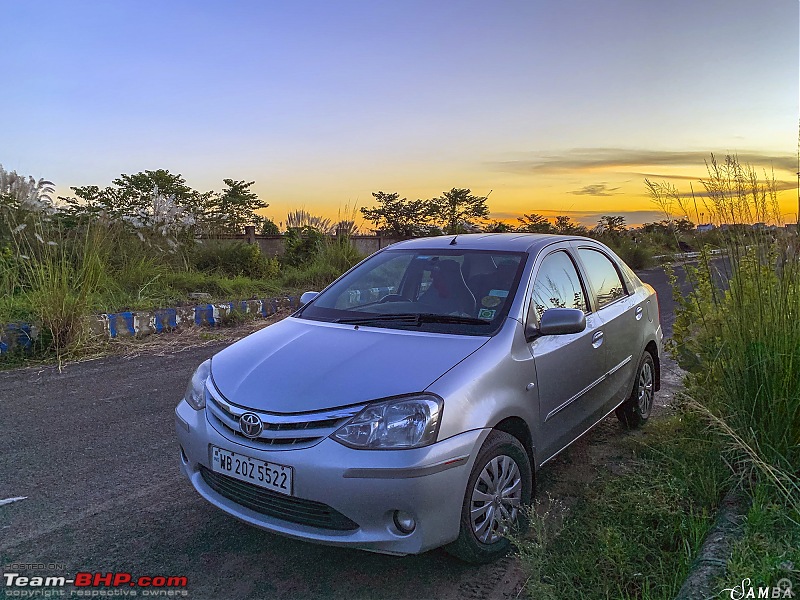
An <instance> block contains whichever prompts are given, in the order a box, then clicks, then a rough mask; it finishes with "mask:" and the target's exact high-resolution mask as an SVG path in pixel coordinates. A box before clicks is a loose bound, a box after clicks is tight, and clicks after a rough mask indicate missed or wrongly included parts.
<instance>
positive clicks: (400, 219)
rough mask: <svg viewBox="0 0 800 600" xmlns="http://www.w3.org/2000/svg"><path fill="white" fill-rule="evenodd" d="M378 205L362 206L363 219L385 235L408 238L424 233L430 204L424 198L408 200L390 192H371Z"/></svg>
mask: <svg viewBox="0 0 800 600" xmlns="http://www.w3.org/2000/svg"><path fill="white" fill-rule="evenodd" d="M372 196H373V197H374V198H375V200H376V201H377V202H378V206H373V207H372V208H366V207H364V208H362V209H361V214H363V215H364V219H366V220H367V221H370V222H371V223H374V224H375V227H376V229H377V230H378V231H380V232H382V233H385V234H387V235H394V236H398V237H404V238H410V237H418V236H421V235H426V234H427V232H428V230H429V227H428V225H429V223H430V220H431V212H432V211H431V206H430V204H429V203H428V202H427V201H425V200H408V198H400V194H398V193H397V192H392V193H391V194H389V193H386V192H373V193H372Z"/></svg>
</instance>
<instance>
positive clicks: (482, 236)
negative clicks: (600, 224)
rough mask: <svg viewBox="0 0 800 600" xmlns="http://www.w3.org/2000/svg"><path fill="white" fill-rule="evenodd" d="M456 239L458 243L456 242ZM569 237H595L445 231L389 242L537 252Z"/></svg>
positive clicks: (399, 245) (407, 246)
mask: <svg viewBox="0 0 800 600" xmlns="http://www.w3.org/2000/svg"><path fill="white" fill-rule="evenodd" d="M454 239H455V244H454V243H452V242H453V240H454ZM568 240H581V241H592V240H590V238H585V237H581V236H574V235H554V234H550V233H465V234H459V235H442V236H438V237H425V238H415V239H412V240H406V241H404V242H397V243H396V244H392V245H391V246H389V248H391V249H392V250H395V249H397V250H400V249H403V250H412V249H426V250H433V249H438V248H442V249H445V248H447V249H451V250H456V249H460V250H499V251H512V252H527V253H529V254H535V253H536V252H538V251H539V250H541V249H542V248H544V247H545V246H548V245H549V244H552V243H554V242H563V241H568Z"/></svg>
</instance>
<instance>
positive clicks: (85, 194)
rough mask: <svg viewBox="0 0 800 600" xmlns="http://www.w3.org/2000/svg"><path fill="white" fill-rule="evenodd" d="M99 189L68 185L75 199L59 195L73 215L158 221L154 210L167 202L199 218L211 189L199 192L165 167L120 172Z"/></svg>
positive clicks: (175, 208)
mask: <svg viewBox="0 0 800 600" xmlns="http://www.w3.org/2000/svg"><path fill="white" fill-rule="evenodd" d="M111 184H112V185H110V186H108V187H105V188H100V187H98V186H96V185H88V186H82V187H72V188H70V189H71V190H72V192H73V193H74V194H75V196H76V197H77V198H59V200H64V201H65V202H67V204H69V205H70V207H71V210H72V212H73V213H75V214H89V215H96V214H99V213H101V212H102V213H105V214H106V215H107V216H108V217H109V218H110V219H122V220H127V221H129V222H130V221H132V220H133V221H136V222H144V223H147V222H150V221H153V220H158V215H157V213H158V212H159V211H160V210H161V208H162V205H163V204H164V203H165V202H167V203H168V204H169V205H170V206H171V207H172V208H173V209H174V210H177V211H180V212H182V213H185V214H189V215H191V216H192V218H193V219H194V220H195V221H196V222H200V221H202V217H203V213H204V212H205V210H206V208H207V206H206V205H207V204H208V201H209V199H210V197H211V192H206V193H200V192H198V191H196V190H193V189H192V188H191V187H189V186H188V185H187V184H186V180H185V179H184V178H183V176H182V175H180V174H177V175H176V174H173V173H170V172H169V171H168V170H166V169H157V170H155V171H142V172H140V173H136V174H134V175H127V174H124V173H123V174H122V175H120V176H119V177H117V178H116V179H114V180H113V181H112V182H111Z"/></svg>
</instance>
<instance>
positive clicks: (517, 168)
mask: <svg viewBox="0 0 800 600" xmlns="http://www.w3.org/2000/svg"><path fill="white" fill-rule="evenodd" d="M733 154H735V155H736V156H737V157H738V159H739V162H740V163H742V164H745V163H748V164H751V165H754V166H758V167H773V168H775V169H780V170H787V171H791V172H794V171H796V169H797V157H796V156H793V155H791V154H770V153H765V152H759V151H744V152H737V153H733ZM716 156H717V160H724V153H719V154H717V155H716ZM710 158H711V154H710V153H709V152H700V151H669V150H642V149H630V148H573V149H571V150H566V151H564V152H561V153H557V154H546V153H530V154H527V155H525V156H523V157H521V158H519V159H516V160H506V161H499V162H493V163H490V166H492V167H493V168H495V169H496V170H499V171H506V172H511V173H520V174H542V173H558V172H561V171H582V170H592V169H601V168H602V169H615V170H618V171H620V172H625V173H629V172H630V173H634V174H639V173H640V171H641V167H643V166H684V167H685V166H693V167H702V166H704V165H705V163H706V161H709V160H710ZM673 177H674V176H673Z"/></svg>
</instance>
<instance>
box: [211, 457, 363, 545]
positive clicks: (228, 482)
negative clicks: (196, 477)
mask: <svg viewBox="0 0 800 600" xmlns="http://www.w3.org/2000/svg"><path fill="white" fill-rule="evenodd" d="M200 474H201V475H202V477H203V480H204V481H205V482H206V483H207V484H208V486H209V487H210V488H211V489H212V490H214V491H215V492H217V493H218V494H220V495H221V496H225V497H226V498H228V499H229V500H233V501H234V502H236V504H240V505H242V506H244V507H246V508H249V509H250V510H254V511H256V512H258V513H261V514H263V515H269V516H270V517H275V518H276V519H282V520H284V521H289V522H291V523H298V524H300V525H308V526H310V527H318V528H320V529H333V530H335V531H353V530H354V529H358V525H357V524H356V523H354V522H353V521H351V520H350V519H348V518H347V517H345V516H344V515H343V514H342V513H340V512H339V511H337V510H334V509H333V508H331V507H330V506H328V505H327V504H323V503H322V502H314V501H313V500H304V499H302V498H295V497H293V496H284V495H283V494H278V493H276V492H273V491H270V490H267V489H264V488H261V487H258V486H257V485H253V484H251V483H245V482H244V481H239V480H238V479H234V478H233V477H228V476H227V475H222V474H221V473H215V472H214V471H211V470H209V469H206V468H205V467H203V466H201V467H200Z"/></svg>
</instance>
